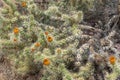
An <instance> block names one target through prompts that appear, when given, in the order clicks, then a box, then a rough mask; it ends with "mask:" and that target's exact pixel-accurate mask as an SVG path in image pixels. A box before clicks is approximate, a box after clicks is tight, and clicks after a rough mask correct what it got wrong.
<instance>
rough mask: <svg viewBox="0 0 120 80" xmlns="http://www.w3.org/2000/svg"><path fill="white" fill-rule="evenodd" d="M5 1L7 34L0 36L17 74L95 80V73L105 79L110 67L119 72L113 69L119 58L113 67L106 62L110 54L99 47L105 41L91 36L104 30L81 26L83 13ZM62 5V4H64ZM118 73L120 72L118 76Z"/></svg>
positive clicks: (3, 13) (3, 12)
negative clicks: (105, 54)
mask: <svg viewBox="0 0 120 80" xmlns="http://www.w3.org/2000/svg"><path fill="white" fill-rule="evenodd" d="M13 1H14V0H13ZM70 1H71V2H70V4H71V7H76V5H77V3H76V2H75V3H72V1H74V0H70ZM77 1H78V0H77ZM87 1H88V2H90V5H91V4H92V2H93V0H90V1H89V0H82V3H86V2H87ZM3 2H4V3H5V4H7V6H5V7H3V8H1V18H0V21H2V23H3V25H2V26H1V29H2V30H4V29H5V31H7V32H5V33H6V34H3V31H2V33H0V35H2V34H3V35H2V36H1V39H0V50H1V51H2V55H4V56H5V57H7V58H9V59H10V60H11V62H12V63H11V64H12V69H13V70H14V71H16V72H17V73H18V74H21V75H26V74H37V73H38V72H40V73H41V74H42V77H41V78H40V79H41V80H88V79H91V76H92V78H93V79H95V74H97V79H100V78H101V77H102V78H101V79H105V78H104V77H103V73H104V71H106V73H107V72H108V74H109V70H108V71H107V70H106V66H107V67H108V65H111V66H109V67H110V68H112V69H113V70H114V71H115V72H116V71H117V70H116V69H118V70H119V67H118V66H117V65H116V66H115V67H113V65H114V64H115V60H116V59H112V60H110V61H112V63H113V64H110V63H111V62H110V63H109V60H108V61H107V60H106V59H103V58H109V57H108V56H109V55H107V56H103V55H104V54H102V53H101V52H100V51H99V48H98V47H97V45H99V46H100V47H101V51H102V52H105V50H104V49H102V48H103V47H104V45H100V44H102V42H103V41H102V40H104V39H100V41H99V39H98V37H95V35H94V34H90V33H89V32H91V31H94V33H95V34H97V33H99V34H101V32H102V31H101V30H99V29H95V28H93V27H90V26H85V25H80V24H79V23H80V22H81V21H82V20H83V12H82V11H76V9H71V10H68V12H64V11H62V10H61V5H57V4H54V5H52V4H51V5H50V7H48V9H47V10H44V11H42V10H40V9H39V8H38V7H37V6H36V4H35V3H34V1H33V0H20V1H17V0H16V1H14V2H13V3H11V1H9V0H4V1H3ZM15 3H16V4H15ZM59 3H61V4H62V1H59ZM86 4H87V3H86ZM6 26H8V27H6ZM87 31H88V33H87ZM8 34H9V35H8ZM108 37H109V38H110V36H108ZM105 39H108V38H105ZM109 41H110V40H109ZM109 47H110V48H111V47H113V46H111V45H110V46H109ZM112 49H113V48H112ZM99 53H100V54H99ZM117 54H119V53H117ZM116 62H117V61H116ZM99 63H100V64H99ZM97 69H98V72H96V70H97ZM99 72H100V73H99ZM118 74H119V71H118V72H117V73H116V74H115V76H118ZM98 76H100V78H98ZM108 78H109V75H108Z"/></svg>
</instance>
